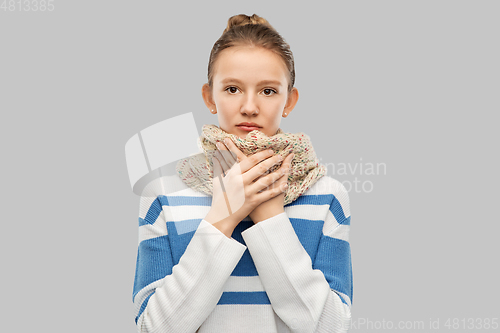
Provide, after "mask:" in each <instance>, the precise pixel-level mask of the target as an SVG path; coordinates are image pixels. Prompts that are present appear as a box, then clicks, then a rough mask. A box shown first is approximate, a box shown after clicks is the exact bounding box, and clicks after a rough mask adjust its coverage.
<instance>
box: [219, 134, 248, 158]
mask: <svg viewBox="0 0 500 333" xmlns="http://www.w3.org/2000/svg"><path fill="white" fill-rule="evenodd" d="M224 144H225V145H226V147H227V148H228V151H229V152H231V153H232V154H231V157H232V158H233V161H234V163H239V162H241V161H243V160H244V159H246V158H247V156H246V155H245V154H244V153H243V152H242V151H241V150H240V149H239V148H238V147H237V146H236V144H235V143H234V142H233V140H231V138H225V139H224Z"/></svg>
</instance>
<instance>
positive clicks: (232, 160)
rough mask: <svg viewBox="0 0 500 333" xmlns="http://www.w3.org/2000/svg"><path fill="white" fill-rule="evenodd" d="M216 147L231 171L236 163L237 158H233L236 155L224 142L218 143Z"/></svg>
mask: <svg viewBox="0 0 500 333" xmlns="http://www.w3.org/2000/svg"><path fill="white" fill-rule="evenodd" d="M215 145H216V146H217V149H218V150H219V151H220V153H221V155H222V157H223V158H224V161H225V162H226V165H227V166H228V168H229V169H230V168H231V167H232V166H233V165H234V164H235V163H236V156H233V155H234V154H233V153H232V152H230V151H229V150H228V149H227V147H226V146H225V145H224V144H223V143H222V142H219V141H217V143H216V144H215Z"/></svg>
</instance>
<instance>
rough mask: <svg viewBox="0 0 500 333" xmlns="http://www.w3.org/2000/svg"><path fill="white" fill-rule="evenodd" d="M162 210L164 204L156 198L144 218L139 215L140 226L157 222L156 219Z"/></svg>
mask: <svg viewBox="0 0 500 333" xmlns="http://www.w3.org/2000/svg"><path fill="white" fill-rule="evenodd" d="M161 211H162V206H161V203H160V201H159V200H158V198H156V199H155V200H154V201H153V202H152V203H151V206H149V209H148V212H147V213H146V216H145V217H144V219H142V218H140V217H139V226H143V225H145V224H153V223H155V222H156V219H157V218H158V216H159V215H160V213H161Z"/></svg>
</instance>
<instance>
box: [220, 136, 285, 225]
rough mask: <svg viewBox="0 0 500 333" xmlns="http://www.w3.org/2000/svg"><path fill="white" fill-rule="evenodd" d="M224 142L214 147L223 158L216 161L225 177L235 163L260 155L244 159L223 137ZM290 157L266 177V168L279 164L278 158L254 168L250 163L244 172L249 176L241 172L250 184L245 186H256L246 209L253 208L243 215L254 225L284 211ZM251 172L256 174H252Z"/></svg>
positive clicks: (234, 146)
mask: <svg viewBox="0 0 500 333" xmlns="http://www.w3.org/2000/svg"><path fill="white" fill-rule="evenodd" d="M224 143H225V146H224V145H223V144H220V145H218V148H219V151H220V153H221V155H222V157H223V159H220V160H221V164H220V167H221V169H222V172H223V173H226V174H227V173H228V172H232V169H233V168H234V166H235V165H238V162H239V164H243V163H244V164H245V165H246V161H251V160H252V159H253V158H255V157H256V156H259V154H260V153H263V152H259V153H256V154H253V155H250V156H246V155H245V154H243V153H242V152H241V151H240V150H239V149H238V147H236V145H235V144H234V143H233V142H232V141H231V140H230V139H229V138H227V139H226V140H225V142H224ZM267 155H268V157H269V156H272V154H267ZM219 156H220V155H219ZM292 158H293V154H289V155H288V156H287V157H286V158H285V160H284V161H283V164H282V166H281V167H280V168H279V169H278V170H276V171H274V172H273V173H270V174H268V172H269V169H270V168H271V167H272V166H273V165H274V164H276V163H279V162H280V161H281V156H280V155H275V156H273V157H272V158H269V159H268V160H265V161H264V162H262V163H260V164H259V165H257V166H256V163H252V167H251V168H252V169H249V171H248V172H250V170H252V171H251V173H248V175H247V174H246V173H245V175H244V177H245V178H246V179H245V180H246V181H250V182H247V183H246V184H248V185H250V186H254V185H259V190H258V192H255V193H254V195H255V199H251V200H253V203H252V204H251V205H250V206H249V207H253V209H252V210H251V211H250V212H248V214H247V215H249V216H250V218H251V219H252V221H254V223H257V222H260V221H262V220H265V219H266V218H269V217H272V216H275V215H277V214H279V213H281V212H284V208H283V206H284V198H285V194H284V191H285V190H286V188H287V186H288V184H287V181H288V174H289V169H290V165H291V161H292ZM257 163H258V162H257ZM254 169H256V170H254ZM214 170H215V169H214ZM254 171H257V172H256V173H255V172H254ZM244 217H246V215H245V216H243V218H244ZM240 220H241V219H240ZM238 222H239V221H238Z"/></svg>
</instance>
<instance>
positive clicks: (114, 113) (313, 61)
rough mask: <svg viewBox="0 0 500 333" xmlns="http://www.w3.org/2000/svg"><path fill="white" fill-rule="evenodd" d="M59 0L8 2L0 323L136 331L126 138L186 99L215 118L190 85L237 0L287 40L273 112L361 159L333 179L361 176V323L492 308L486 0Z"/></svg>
mask: <svg viewBox="0 0 500 333" xmlns="http://www.w3.org/2000/svg"><path fill="white" fill-rule="evenodd" d="M54 4H55V10H54V11H53V12H33V11H21V10H18V9H16V10H14V11H4V10H0V37H1V44H0V48H1V52H0V61H1V63H0V66H1V74H0V96H1V98H0V107H1V111H2V131H1V132H0V133H1V134H0V135H1V138H2V140H1V142H2V143H1V144H2V146H1V149H2V153H3V157H2V173H1V177H2V179H1V180H2V187H1V191H2V213H3V214H2V215H3V221H4V223H3V232H2V242H0V244H1V245H0V246H1V256H2V274H1V283H2V289H3V290H2V300H3V304H4V306H3V311H2V315H1V316H2V319H3V324H2V331H5V332H33V331H49V330H50V331H51V332H90V331H92V332H135V324H134V317H133V311H132V309H133V306H132V286H133V279H134V272H135V260H136V251H137V223H138V222H137V214H138V210H139V201H138V200H139V198H138V197H137V196H136V195H135V194H133V193H132V190H131V188H130V184H129V180H128V175H127V169H126V164H125V156H124V146H125V142H126V141H127V140H128V139H129V138H130V137H131V136H133V135H134V134H136V133H137V132H138V131H140V130H142V129H144V128H146V127H148V126H150V125H152V124H155V123H157V122H159V121H162V120H165V119H167V118H169V117H173V116H175V115H179V114H183V113H186V112H193V113H194V114H195V119H196V123H197V126H198V129H201V126H202V125H203V124H218V122H217V119H216V116H214V115H212V114H210V112H209V111H208V110H207V108H206V107H205V105H204V103H203V101H202V98H201V86H202V84H203V83H205V82H206V75H207V72H206V71H207V63H208V57H209V53H210V50H211V48H212V46H213V43H214V42H215V41H216V40H217V38H219V36H220V35H221V33H222V31H223V30H224V28H225V26H226V23H227V19H228V18H229V17H230V16H232V15H235V14H240V13H245V14H248V15H251V14H253V13H256V14H258V15H260V16H263V17H264V18H266V19H268V20H269V22H270V23H271V24H272V25H273V26H274V27H275V28H276V29H277V30H278V31H279V32H280V33H281V34H282V35H283V36H284V38H285V39H286V41H287V42H288V43H289V44H290V45H291V48H292V51H293V53H294V57H295V62H296V73H297V78H296V85H295V86H296V87H297V88H298V90H299V94H300V98H299V102H298V103H297V106H296V108H295V110H294V111H293V112H292V114H291V116H290V117H289V118H287V119H284V120H283V121H282V123H281V128H282V129H283V130H285V131H287V132H294V133H296V132H304V133H306V134H308V135H309V136H310V137H311V140H312V142H313V144H314V147H315V150H316V153H317V155H318V157H319V158H320V159H321V161H322V162H323V163H330V164H331V165H336V166H340V164H341V163H345V164H349V165H350V166H351V167H352V168H354V167H355V166H356V165H358V169H357V170H355V171H352V172H351V171H348V172H346V173H344V174H341V172H338V171H336V172H334V170H333V169H330V170H329V173H328V174H329V175H330V176H332V177H334V178H336V179H338V180H340V181H345V182H349V184H352V185H354V181H355V180H357V181H359V182H360V183H359V184H358V186H360V185H361V183H363V182H369V183H367V184H368V185H370V184H371V185H372V187H371V188H372V190H371V191H362V190H359V189H358V191H355V189H354V188H352V189H351V190H350V191H349V193H350V200H351V214H352V219H351V221H352V227H351V247H352V259H353V273H354V298H353V308H352V311H353V324H354V325H355V326H356V327H353V329H352V331H359V332H368V331H373V330H377V329H378V330H383V329H382V326H381V325H382V322H383V321H384V322H385V323H386V324H385V325H386V327H387V322H392V323H393V325H398V322H399V321H404V322H410V324H406V325H409V326H408V329H406V330H405V331H422V328H420V329H418V328H417V326H418V324H413V323H415V322H420V321H422V322H423V323H424V325H425V329H426V330H427V329H429V326H430V323H429V322H430V320H432V321H436V320H439V325H440V326H439V328H440V329H441V330H446V327H445V326H444V325H445V322H446V320H447V319H449V318H451V319H453V318H457V319H458V320H460V327H459V329H456V330H453V331H478V330H485V329H484V328H483V329H481V328H480V327H479V326H478V325H479V323H485V319H490V320H491V319H492V318H495V317H497V318H498V317H499V313H498V301H497V300H498V299H499V296H500V295H499V288H498V284H497V281H498V280H499V278H500V276H499V273H498V264H497V261H498V253H499V245H498V241H497V233H498V225H497V224H498V222H499V218H498V213H497V207H498V204H497V201H498V198H499V196H498V180H499V179H498V174H497V170H498V167H499V163H498V134H497V127H498V118H497V117H495V116H494V113H498V112H499V110H500V109H499V104H500V103H499V98H498V92H499V88H500V87H499V86H500V81H499V79H498V78H499V75H500V71H499V69H500V66H499V62H498V59H500V54H499V53H500V52H499V45H498V40H499V36H498V35H499V33H498V32H499V31H500V30H499V29H500V23H499V20H498V13H499V9H500V5H499V3H498V2H497V1H342V2H340V1H336V2H335V1H324V2H316V1H307V2H305V3H303V4H291V3H290V2H284V1H282V2H274V1H273V2H268V1H247V2H245V3H243V4H238V5H237V4H236V2H235V1H226V2H222V1H220V2H199V3H192V2H184V3H181V2H174V3H167V2H166V1H141V2H139V1H128V0H125V1H124V0H121V1H117V0H115V1H95V0H94V1H79V2H76V1H73V2H68V1H66V2H63V1H55V2H54ZM171 144H172V145H175V142H172V143H171ZM166 148H168V147H166ZM367 163H383V164H385V166H386V169H385V170H386V171H385V172H381V173H379V174H375V175H367V174H362V173H360V170H359V165H361V166H363V167H366V164H367ZM346 184H347V183H346ZM368 185H366V186H368ZM365 188H368V187H365ZM368 189H369V188H368ZM468 318H474V320H475V321H474V324H473V325H475V326H474V327H475V328H476V329H474V330H467V329H464V328H463V327H464V325H465V326H467V325H470V323H469V321H468ZM478 320H479V321H478ZM363 321H364V322H365V323H366V324H363V325H361V323H363ZM370 321H371V322H372V329H369V327H368V326H367V325H368V322H370ZM377 325H378V326H377ZM394 329H395V328H394ZM400 330H401V329H400Z"/></svg>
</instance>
